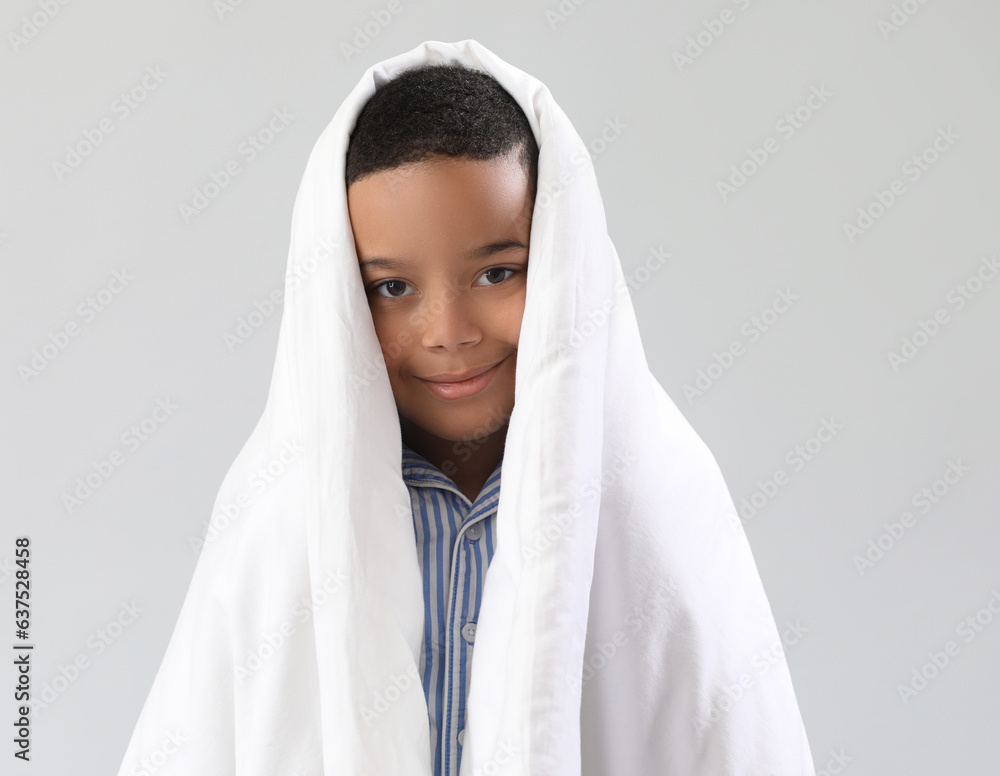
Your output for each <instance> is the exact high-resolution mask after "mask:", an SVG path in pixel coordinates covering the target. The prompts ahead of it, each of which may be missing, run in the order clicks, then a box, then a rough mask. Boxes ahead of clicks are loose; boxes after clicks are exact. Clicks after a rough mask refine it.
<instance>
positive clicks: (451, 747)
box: [440, 511, 486, 776]
mask: <svg viewBox="0 0 1000 776" xmlns="http://www.w3.org/2000/svg"><path fill="white" fill-rule="evenodd" d="M485 518H486V515H485V514H484V513H482V511H480V513H479V514H478V515H476V516H475V517H472V518H471V519H467V520H466V521H465V522H464V523H463V524H462V526H461V527H460V528H459V532H458V536H457V537H456V539H455V545H454V549H453V552H452V562H451V578H450V579H449V588H448V628H447V631H446V633H447V644H446V645H445V655H446V665H445V681H446V682H447V692H446V693H445V708H444V715H443V716H444V720H443V723H444V724H443V725H442V730H441V731H440V732H441V744H442V751H443V752H444V772H445V774H446V776H457V774H458V768H459V763H460V762H461V760H460V757H461V746H462V738H463V734H464V732H465V727H464V724H465V720H464V719H460V717H462V716H464V715H465V698H464V690H465V686H466V682H467V681H468V677H467V676H465V677H463V676H462V672H463V671H467V670H468V667H469V663H470V662H471V661H470V657H471V649H472V646H473V642H474V641H475V637H476V622H475V619H470V618H474V617H475V616H476V615H475V612H471V613H470V611H469V609H470V607H471V608H474V603H472V602H470V603H466V604H464V605H463V601H462V598H463V597H464V596H463V595H462V593H463V591H466V588H465V587H464V586H463V585H461V584H460V582H461V580H463V579H464V578H465V576H466V575H467V573H468V571H469V569H468V566H469V563H470V562H471V560H470V559H471V557H472V553H471V551H470V548H469V547H468V546H467V545H466V544H465V542H464V540H465V539H469V540H472V541H478V540H479V538H480V537H481V536H482V534H483V521H484V520H485ZM462 649H465V650H466V657H465V660H461V659H459V658H460V650H462Z"/></svg>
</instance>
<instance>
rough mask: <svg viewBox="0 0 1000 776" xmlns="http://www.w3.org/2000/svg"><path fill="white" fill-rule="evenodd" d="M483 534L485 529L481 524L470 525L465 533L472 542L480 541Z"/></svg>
mask: <svg viewBox="0 0 1000 776" xmlns="http://www.w3.org/2000/svg"><path fill="white" fill-rule="evenodd" d="M482 534H483V527H482V526H481V525H480V524H479V523H474V524H473V525H470V526H469V527H468V528H467V529H466V531H465V535H466V536H467V537H468V538H469V539H471V540H472V541H475V540H476V539H478V538H479V537H480V536H482Z"/></svg>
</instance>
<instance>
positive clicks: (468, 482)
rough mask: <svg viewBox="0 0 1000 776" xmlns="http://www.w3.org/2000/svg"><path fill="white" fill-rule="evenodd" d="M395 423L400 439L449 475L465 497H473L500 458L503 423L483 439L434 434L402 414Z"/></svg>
mask: <svg viewBox="0 0 1000 776" xmlns="http://www.w3.org/2000/svg"><path fill="white" fill-rule="evenodd" d="M399 423H400V430H401V432H402V436H403V441H404V442H405V443H406V444H407V445H408V446H409V447H410V448H411V449H412V450H414V451H415V452H417V453H420V455H422V456H423V457H424V458H426V459H427V460H428V461H430V462H431V463H432V464H434V465H435V466H436V467H438V468H439V469H440V470H441V471H442V472H443V473H444V474H446V475H447V476H448V477H450V478H451V481H452V482H454V483H455V485H457V486H458V489H459V490H460V491H462V493H463V494H465V497H466V498H468V499H469V501H475V500H476V496H478V495H479V492H480V491H481V490H482V489H483V485H485V484H486V481H487V480H488V479H489V478H490V475H491V474H492V473H493V470H494V469H496V467H497V464H498V463H500V460H501V459H502V458H503V450H504V443H505V442H506V440H507V426H506V425H504V426H503V428H500V429H498V430H497V431H494V432H493V433H492V434H490V435H489V436H488V437H487V438H486V439H484V440H481V441H479V440H473V441H469V442H456V441H454V440H451V439H443V438H441V437H439V436H435V435H434V434H432V433H430V432H429V431H427V430H426V429H423V428H420V427H419V426H416V425H414V424H413V423H412V422H411V421H410V420H408V419H407V418H404V417H403V416H402V415H400V417H399Z"/></svg>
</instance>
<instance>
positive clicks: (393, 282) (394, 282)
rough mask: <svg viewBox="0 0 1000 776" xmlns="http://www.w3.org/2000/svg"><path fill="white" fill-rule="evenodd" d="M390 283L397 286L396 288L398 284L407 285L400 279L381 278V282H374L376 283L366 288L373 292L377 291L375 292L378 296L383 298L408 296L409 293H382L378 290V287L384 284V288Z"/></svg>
mask: <svg viewBox="0 0 1000 776" xmlns="http://www.w3.org/2000/svg"><path fill="white" fill-rule="evenodd" d="M390 284H396V287H397V288H398V287H399V286H404V287H407V284H406V283H404V282H403V281H402V280H383V281H382V282H381V283H376V284H375V285H374V286H372V287H371V288H369V289H368V290H369V291H374V292H375V293H377V294H378V295H379V296H381V297H385V298H387V299H399V298H400V297H402V296H410V294H402V293H401V294H393V293H388V294H383V293H382V292H381V291H380V290H379V289H381V288H382V287H383V286H384V287H386V288H388V287H389V285H390Z"/></svg>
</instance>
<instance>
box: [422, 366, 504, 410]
mask: <svg viewBox="0 0 1000 776" xmlns="http://www.w3.org/2000/svg"><path fill="white" fill-rule="evenodd" d="M507 358H510V356H507V357H505V358H502V359H500V360H499V361H497V362H496V363H495V364H493V365H492V366H484V367H477V368H475V369H469V370H468V371H466V372H462V373H459V374H451V373H445V374H438V375H432V376H431V377H418V378H417V379H418V380H420V381H421V382H422V383H424V385H426V386H427V388H428V389H429V390H430V392H431V393H433V394H434V395H435V396H437V397H438V398H441V399H464V398H466V397H468V396H475V395H476V394H477V393H481V392H482V391H484V390H486V388H487V386H488V385H489V384H490V383H491V382H492V381H493V377H494V376H495V375H496V373H497V371H498V370H499V367H500V365H501V364H502V363H503V362H504V361H506V360H507Z"/></svg>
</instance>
